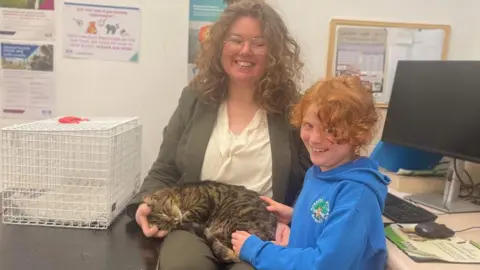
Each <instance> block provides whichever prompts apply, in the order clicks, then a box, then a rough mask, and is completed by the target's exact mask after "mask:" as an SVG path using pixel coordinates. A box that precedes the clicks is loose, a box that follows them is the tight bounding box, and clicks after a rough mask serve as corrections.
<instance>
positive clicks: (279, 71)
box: [189, 0, 303, 113]
mask: <svg viewBox="0 0 480 270" xmlns="http://www.w3.org/2000/svg"><path fill="white" fill-rule="evenodd" d="M239 17H251V18H255V19H258V21H259V22H260V23H261V27H262V30H263V35H264V37H265V39H266V41H267V46H268V64H267V67H266V71H265V74H264V75H263V77H262V78H261V79H260V80H259V82H258V85H257V87H258V88H257V91H256V92H255V93H256V97H255V98H256V100H257V101H258V102H259V104H260V106H261V107H263V108H264V109H266V110H267V111H268V112H271V113H285V111H286V109H287V107H288V106H289V105H291V104H292V103H294V102H296V101H297V100H298V97H299V90H298V89H299V83H300V81H301V79H302V72H301V70H302V68H303V63H302V62H301V60H300V47H299V45H298V44H297V42H296V41H295V40H294V39H293V37H292V36H291V35H290V33H289V31H288V29H287V26H286V25H285V23H284V21H283V20H282V18H281V17H280V15H279V14H278V13H277V12H276V11H275V10H274V9H273V8H272V7H271V6H269V5H268V4H267V3H265V1H261V0H237V1H235V2H234V3H231V4H229V5H228V6H227V7H226V8H225V10H224V11H223V13H222V14H221V16H220V18H219V19H218V20H217V21H216V22H215V23H213V24H212V25H211V27H210V30H209V31H210V33H209V37H208V38H207V39H205V40H204V41H203V42H202V43H201V45H200V51H199V53H198V54H197V57H196V61H195V64H196V66H197V70H198V74H197V75H196V76H195V77H194V78H193V79H192V80H191V81H190V83H189V86H190V87H191V88H192V89H193V90H194V91H196V92H198V93H199V94H200V97H202V98H203V99H204V100H205V101H206V102H208V103H213V104H218V103H220V102H222V101H223V100H224V99H225V98H226V94H227V86H228V75H227V74H226V73H225V71H224V69H223V67H222V63H221V57H222V50H223V45H224V40H225V39H226V37H227V35H228V31H229V30H230V27H231V25H232V24H233V23H234V22H235V21H236V20H237V18H239Z"/></svg>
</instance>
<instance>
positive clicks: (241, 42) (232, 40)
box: [224, 35, 267, 54]
mask: <svg viewBox="0 0 480 270" xmlns="http://www.w3.org/2000/svg"><path fill="white" fill-rule="evenodd" d="M246 42H248V43H250V50H251V52H252V53H253V54H265V53H266V52H267V41H266V40H265V38H262V37H256V38H252V39H251V40H250V41H247V40H245V39H244V38H242V37H240V36H235V35H233V36H229V37H227V38H226V39H225V41H224V43H225V44H227V45H228V48H229V49H231V50H232V51H235V52H239V51H241V50H242V48H243V46H245V43H246Z"/></svg>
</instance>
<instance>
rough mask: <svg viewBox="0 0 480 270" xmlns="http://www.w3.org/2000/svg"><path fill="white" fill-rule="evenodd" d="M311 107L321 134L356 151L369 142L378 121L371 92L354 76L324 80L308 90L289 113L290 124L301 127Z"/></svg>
mask: <svg viewBox="0 0 480 270" xmlns="http://www.w3.org/2000/svg"><path fill="white" fill-rule="evenodd" d="M310 105H314V106H316V108H317V116H318V119H319V121H320V122H321V123H322V125H323V127H324V129H325V130H328V131H329V132H331V133H332V134H333V136H334V138H335V142H336V143H338V144H345V143H349V144H350V145H352V146H353V147H355V148H357V149H359V148H360V147H364V146H366V145H367V144H369V143H370V141H371V140H372V139H373V136H374V131H375V127H376V124H377V121H378V113H377V110H376V108H375V104H374V100H373V96H372V92H371V91H370V90H368V89H367V88H365V87H364V86H363V85H362V82H361V80H360V78H359V77H357V76H340V77H335V78H331V79H325V80H321V81H319V82H317V83H316V84H314V85H313V86H312V87H310V88H309V89H308V90H307V91H306V92H305V94H304V96H303V97H302V99H301V100H300V102H299V103H298V104H296V105H295V106H294V107H293V109H292V114H291V119H290V122H291V123H292V124H293V125H294V126H295V127H297V128H300V127H301V126H302V122H303V116H304V115H305V112H306V110H307V109H308V108H309V107H310Z"/></svg>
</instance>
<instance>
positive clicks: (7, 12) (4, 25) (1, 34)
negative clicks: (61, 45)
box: [0, 0, 55, 41]
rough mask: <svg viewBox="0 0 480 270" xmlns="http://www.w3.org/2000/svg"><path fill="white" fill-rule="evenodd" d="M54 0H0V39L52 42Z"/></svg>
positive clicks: (53, 34) (53, 37) (53, 35)
mask: <svg viewBox="0 0 480 270" xmlns="http://www.w3.org/2000/svg"><path fill="white" fill-rule="evenodd" d="M54 9H55V6H54V0H0V38H5V39H15V40H18V39H23V40H36V41H39V40H54V39H55V18H54V12H55V11H54Z"/></svg>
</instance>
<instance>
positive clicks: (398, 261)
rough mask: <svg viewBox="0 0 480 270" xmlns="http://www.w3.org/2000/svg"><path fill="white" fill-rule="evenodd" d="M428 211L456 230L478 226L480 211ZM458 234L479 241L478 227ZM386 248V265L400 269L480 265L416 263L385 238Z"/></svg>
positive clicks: (474, 266) (458, 269)
mask: <svg viewBox="0 0 480 270" xmlns="http://www.w3.org/2000/svg"><path fill="white" fill-rule="evenodd" d="M389 191H390V192H391V193H392V194H394V195H397V196H399V197H403V196H404V195H406V194H402V193H398V192H396V191H395V190H393V189H390V190H389ZM426 209H427V210H429V211H432V212H433V213H434V214H437V215H438V219H437V220H436V222H438V223H443V224H445V225H446V226H447V227H449V228H450V229H452V230H454V231H457V230H463V229H466V228H469V227H473V226H480V213H466V214H451V215H449V214H443V213H442V212H438V211H436V210H435V209H429V208H426ZM383 219H384V221H385V222H391V220H389V219H387V218H385V217H384V218H383ZM457 235H458V236H460V237H462V238H464V239H466V240H474V241H477V242H479V243H480V229H472V230H469V231H465V232H459V233H457ZM387 248H388V257H389V258H388V266H389V268H390V269H401V270H407V269H408V270H413V269H419V270H423V269H425V270H431V269H435V270H443V269H445V270H447V269H455V270H470V269H471V270H474V269H476V270H478V269H480V266H479V265H478V264H471V265H469V264H450V263H416V262H414V261H413V260H412V259H410V258H409V257H408V256H407V255H405V253H403V251H401V250H400V249H398V248H397V246H395V244H393V243H392V242H390V240H388V239H387Z"/></svg>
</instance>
